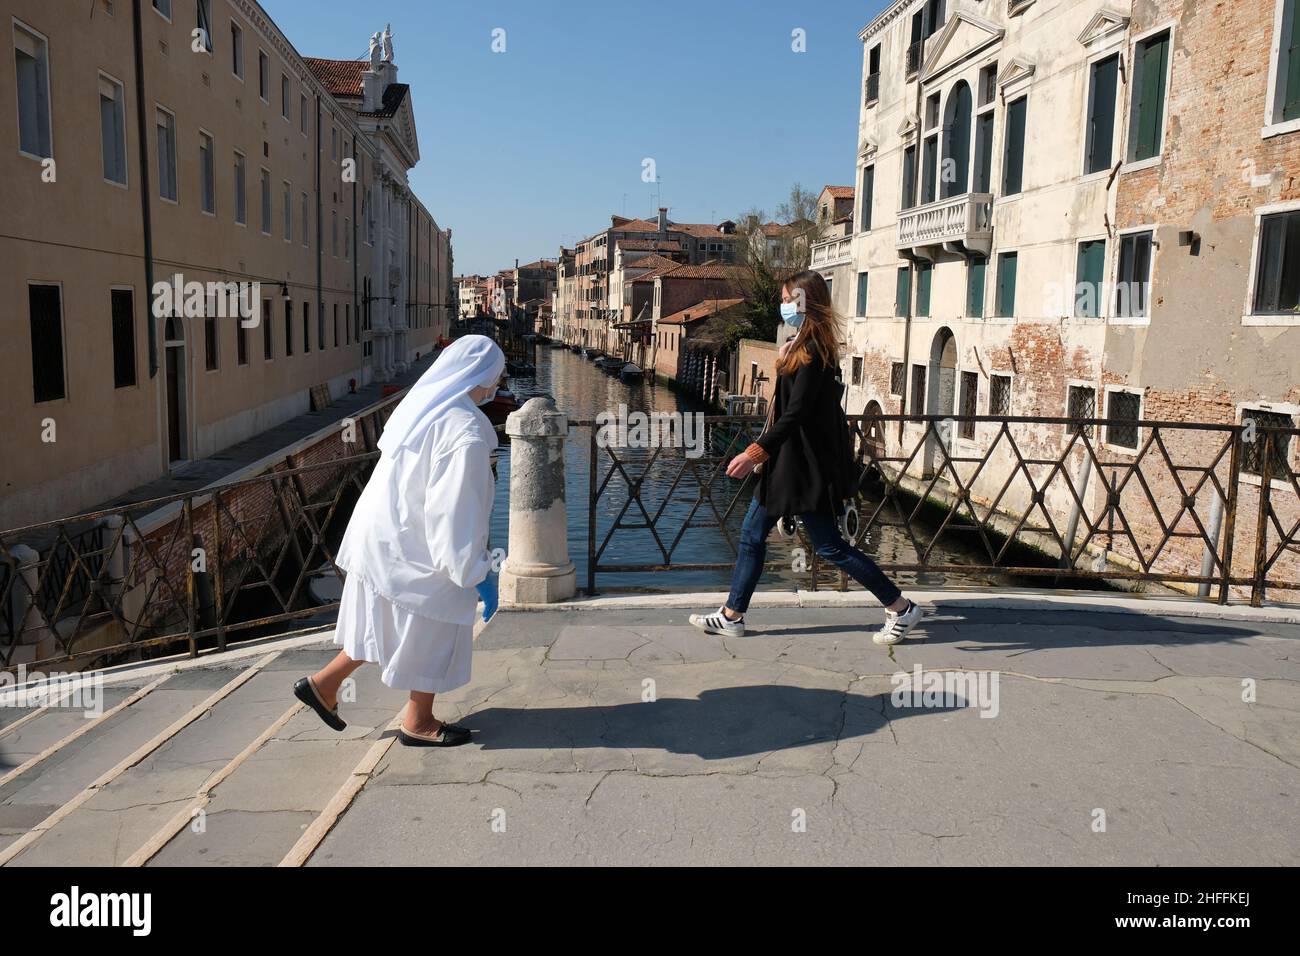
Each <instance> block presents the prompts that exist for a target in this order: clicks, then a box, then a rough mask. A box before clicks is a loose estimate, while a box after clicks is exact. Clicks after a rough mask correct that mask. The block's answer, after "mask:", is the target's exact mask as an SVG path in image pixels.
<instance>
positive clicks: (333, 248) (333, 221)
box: [330, 209, 339, 259]
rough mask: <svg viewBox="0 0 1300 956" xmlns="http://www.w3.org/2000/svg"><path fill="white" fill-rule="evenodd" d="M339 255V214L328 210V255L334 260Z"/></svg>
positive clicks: (336, 211) (333, 210)
mask: <svg viewBox="0 0 1300 956" xmlns="http://www.w3.org/2000/svg"><path fill="white" fill-rule="evenodd" d="M338 254H339V214H338V210H335V209H331V210H330V255H332V256H334V257H335V258H336V259H337V258H338Z"/></svg>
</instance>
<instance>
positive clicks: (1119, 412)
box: [1106, 389, 1142, 450]
mask: <svg viewBox="0 0 1300 956" xmlns="http://www.w3.org/2000/svg"><path fill="white" fill-rule="evenodd" d="M1141 418H1142V394H1141V393H1140V392H1128V391H1123V390H1120V389H1115V390H1114V391H1111V392H1109V393H1108V394H1107V395H1106V443H1107V444H1108V445H1114V446H1115V447H1117V448H1132V449H1135V450H1136V448H1137V446H1138V425H1137V423H1138V421H1139V420H1140V419H1141Z"/></svg>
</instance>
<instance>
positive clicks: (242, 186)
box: [235, 152, 248, 226]
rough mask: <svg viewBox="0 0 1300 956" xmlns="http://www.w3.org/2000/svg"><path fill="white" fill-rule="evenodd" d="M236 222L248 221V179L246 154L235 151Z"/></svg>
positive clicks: (241, 223)
mask: <svg viewBox="0 0 1300 956" xmlns="http://www.w3.org/2000/svg"><path fill="white" fill-rule="evenodd" d="M235 222H237V223H239V224H240V225H241V226H243V225H247V223H248V180H247V178H246V176H245V168H244V154H243V153H238V152H237V153H235Z"/></svg>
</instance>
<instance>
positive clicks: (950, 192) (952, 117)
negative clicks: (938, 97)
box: [940, 83, 973, 199]
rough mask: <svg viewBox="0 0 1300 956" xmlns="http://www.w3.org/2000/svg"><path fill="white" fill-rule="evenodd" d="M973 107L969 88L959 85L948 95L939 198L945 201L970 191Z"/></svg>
mask: <svg viewBox="0 0 1300 956" xmlns="http://www.w3.org/2000/svg"><path fill="white" fill-rule="evenodd" d="M972 109H973V103H972V99H971V92H970V87H969V86H967V85H966V84H965V83H958V84H957V85H956V86H955V87H954V88H953V90H952V92H951V93H949V94H948V106H947V109H946V110H945V111H944V132H943V174H942V177H941V178H942V180H943V183H942V188H941V189H940V195H941V196H942V197H943V198H944V199H950V198H952V197H953V196H961V195H964V194H965V193H967V192H969V190H970V135H971V110H972Z"/></svg>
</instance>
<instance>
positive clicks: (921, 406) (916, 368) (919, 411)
mask: <svg viewBox="0 0 1300 956" xmlns="http://www.w3.org/2000/svg"><path fill="white" fill-rule="evenodd" d="M912 414H913V415H924V414H925V366H924V365H913V366H912Z"/></svg>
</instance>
